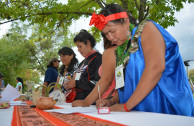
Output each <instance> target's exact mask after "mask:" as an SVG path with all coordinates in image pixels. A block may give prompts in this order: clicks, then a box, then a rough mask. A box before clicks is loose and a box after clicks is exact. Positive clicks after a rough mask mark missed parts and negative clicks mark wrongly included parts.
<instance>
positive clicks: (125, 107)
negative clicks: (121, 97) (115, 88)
mask: <svg viewBox="0 0 194 126" xmlns="http://www.w3.org/2000/svg"><path fill="white" fill-rule="evenodd" d="M124 109H125V111H126V112H130V111H129V110H128V109H127V106H126V103H125V104H124Z"/></svg>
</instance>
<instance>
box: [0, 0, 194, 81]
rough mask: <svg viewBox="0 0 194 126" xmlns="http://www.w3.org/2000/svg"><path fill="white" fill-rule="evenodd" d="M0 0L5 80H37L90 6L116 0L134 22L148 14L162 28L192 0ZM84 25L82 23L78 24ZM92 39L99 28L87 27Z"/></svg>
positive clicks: (69, 42) (68, 43)
mask: <svg viewBox="0 0 194 126" xmlns="http://www.w3.org/2000/svg"><path fill="white" fill-rule="evenodd" d="M61 2H64V0H2V2H0V25H3V24H5V23H8V22H13V23H12V29H10V30H9V33H7V34H6V35H4V36H3V38H1V39H0V45H1V46H0V50H1V51H0V56H1V57H0V71H1V72H2V73H4V76H5V81H6V83H11V84H14V83H15V78H16V77H17V76H21V77H23V78H24V80H28V81H30V82H31V81H33V83H38V82H39V81H40V79H39V78H40V77H39V76H40V75H44V72H45V70H46V65H47V62H48V60H49V59H50V58H52V57H57V56H58V54H57V52H58V50H59V48H62V47H63V46H69V47H72V46H74V43H73V42H72V41H73V37H74V36H75V34H74V33H72V32H71V30H70V26H71V25H72V23H73V22H75V21H77V20H78V19H81V18H89V17H90V16H91V15H92V13H93V12H94V10H95V11H96V13H99V12H100V10H101V9H102V8H103V7H104V6H105V5H106V4H110V3H118V4H119V5H121V6H123V7H124V8H125V9H126V10H128V11H129V13H130V16H131V17H132V18H133V19H136V20H137V22H141V21H142V20H144V19H146V18H149V19H151V20H154V21H155V22H157V23H159V24H161V25H162V26H163V27H164V28H167V27H168V26H173V25H174V24H175V22H178V21H177V19H176V18H175V17H174V13H175V12H177V11H180V10H181V9H182V8H183V5H184V3H186V2H188V3H191V2H194V1H193V0H68V1H66V3H61ZM79 25H85V24H79ZM90 32H92V33H93V35H94V37H95V38H96V40H97V41H98V42H99V41H100V40H101V35H100V31H99V30H98V29H96V28H95V27H91V29H90Z"/></svg>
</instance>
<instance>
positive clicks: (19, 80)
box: [16, 77, 24, 91]
mask: <svg viewBox="0 0 194 126" xmlns="http://www.w3.org/2000/svg"><path fill="white" fill-rule="evenodd" d="M16 80H18V82H21V83H22V91H23V89H24V83H23V79H22V78H21V77H17V78H16Z"/></svg>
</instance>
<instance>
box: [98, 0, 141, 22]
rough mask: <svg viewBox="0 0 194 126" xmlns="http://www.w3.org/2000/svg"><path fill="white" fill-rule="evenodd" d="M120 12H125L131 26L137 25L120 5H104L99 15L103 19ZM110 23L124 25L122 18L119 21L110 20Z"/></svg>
mask: <svg viewBox="0 0 194 126" xmlns="http://www.w3.org/2000/svg"><path fill="white" fill-rule="evenodd" d="M120 12H127V14H128V17H129V20H130V22H131V23H132V24H134V25H137V21H136V19H134V18H133V17H132V16H131V15H130V14H129V12H128V11H127V10H125V9H124V8H123V7H121V6H120V5H118V4H114V3H112V4H108V5H106V7H104V8H103V9H102V10H101V12H100V14H102V15H104V16H105V17H106V16H108V15H111V14H116V13H120ZM111 22H114V23H121V24H123V23H124V18H121V19H117V20H112V21H111Z"/></svg>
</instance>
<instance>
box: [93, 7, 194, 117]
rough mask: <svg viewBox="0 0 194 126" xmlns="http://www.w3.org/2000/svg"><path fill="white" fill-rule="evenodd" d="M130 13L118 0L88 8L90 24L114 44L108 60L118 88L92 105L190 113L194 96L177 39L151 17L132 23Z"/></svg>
mask: <svg viewBox="0 0 194 126" xmlns="http://www.w3.org/2000/svg"><path fill="white" fill-rule="evenodd" d="M130 17H131V16H130V15H129V14H127V12H126V10H125V9H124V8H122V7H121V6H120V5H118V4H109V5H106V6H105V7H104V8H103V9H102V11H101V12H100V14H99V15H98V14H95V13H94V14H92V18H91V21H90V25H94V26H95V27H96V28H98V29H99V30H101V31H102V32H103V33H104V34H105V35H106V37H107V39H108V40H109V41H111V42H112V44H115V45H117V49H116V50H115V57H114V58H113V60H112V62H115V64H116V66H113V67H115V78H116V88H117V89H118V93H117V94H115V95H114V96H113V97H112V98H111V99H110V100H108V99H101V100H98V101H97V103H96V104H97V107H103V106H110V110H111V111H126V112H130V111H131V110H134V111H144V112H155V113H165V114H176V115H184V116H194V99H193V95H192V91H191V88H190V85H189V82H188V78H187V75H186V71H185V68H184V64H183V61H182V58H181V55H180V52H179V46H178V43H177V41H176V40H175V39H174V38H173V37H172V36H171V35H170V34H169V33H168V32H167V31H166V30H165V29H164V28H163V27H162V26H160V25H159V24H157V23H155V22H154V21H152V20H147V19H146V20H143V21H142V22H140V23H139V25H138V26H137V27H134V26H133V25H132V22H131V19H130ZM131 26H132V27H134V28H132V30H131V29H130V27H131ZM102 76H103V75H102Z"/></svg>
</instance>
